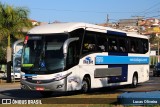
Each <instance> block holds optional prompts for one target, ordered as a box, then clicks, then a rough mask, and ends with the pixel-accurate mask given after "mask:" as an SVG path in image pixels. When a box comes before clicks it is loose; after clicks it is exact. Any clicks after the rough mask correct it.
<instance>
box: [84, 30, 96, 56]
mask: <svg viewBox="0 0 160 107" xmlns="http://www.w3.org/2000/svg"><path fill="white" fill-rule="evenodd" d="M95 51H96V42H95V34H92V33H90V32H87V33H86V35H85V36H84V41H83V49H82V54H87V53H90V52H95Z"/></svg>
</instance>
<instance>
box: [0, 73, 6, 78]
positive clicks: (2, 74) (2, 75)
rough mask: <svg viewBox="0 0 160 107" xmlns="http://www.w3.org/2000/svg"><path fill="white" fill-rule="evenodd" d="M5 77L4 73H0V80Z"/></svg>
mask: <svg viewBox="0 0 160 107" xmlns="http://www.w3.org/2000/svg"><path fill="white" fill-rule="evenodd" d="M4 77H5V72H4V71H0V79H2V78H4Z"/></svg>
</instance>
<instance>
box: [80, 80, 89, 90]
mask: <svg viewBox="0 0 160 107" xmlns="http://www.w3.org/2000/svg"><path fill="white" fill-rule="evenodd" d="M89 83H90V80H89V78H84V79H83V81H82V88H81V91H82V93H87V92H89V90H90V84H89Z"/></svg>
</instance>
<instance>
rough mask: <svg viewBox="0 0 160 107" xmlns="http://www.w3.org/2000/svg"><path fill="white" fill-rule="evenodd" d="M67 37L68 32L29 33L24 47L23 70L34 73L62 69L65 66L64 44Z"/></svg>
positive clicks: (45, 72)
mask: <svg viewBox="0 0 160 107" xmlns="http://www.w3.org/2000/svg"><path fill="white" fill-rule="evenodd" d="M67 38H68V35H67V34H54V35H53V34H48V35H29V36H28V40H27V42H26V43H24V47H23V53H22V69H23V71H24V72H25V73H32V74H50V73H56V72H60V71H62V70H63V68H64V54H63V44H64V42H65V40H66V39H67Z"/></svg>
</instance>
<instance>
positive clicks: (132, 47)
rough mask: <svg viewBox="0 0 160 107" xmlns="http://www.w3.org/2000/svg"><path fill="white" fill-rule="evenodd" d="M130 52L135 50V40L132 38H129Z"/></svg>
mask: <svg viewBox="0 0 160 107" xmlns="http://www.w3.org/2000/svg"><path fill="white" fill-rule="evenodd" d="M130 52H131V53H135V52H136V41H135V40H134V39H133V40H130Z"/></svg>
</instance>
